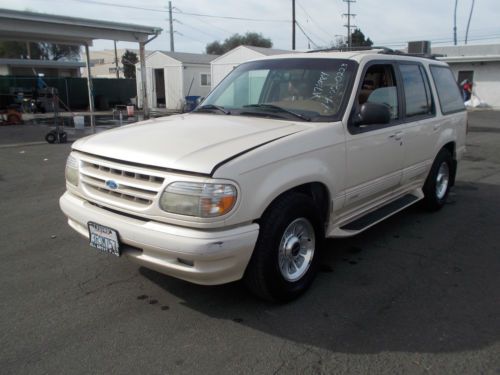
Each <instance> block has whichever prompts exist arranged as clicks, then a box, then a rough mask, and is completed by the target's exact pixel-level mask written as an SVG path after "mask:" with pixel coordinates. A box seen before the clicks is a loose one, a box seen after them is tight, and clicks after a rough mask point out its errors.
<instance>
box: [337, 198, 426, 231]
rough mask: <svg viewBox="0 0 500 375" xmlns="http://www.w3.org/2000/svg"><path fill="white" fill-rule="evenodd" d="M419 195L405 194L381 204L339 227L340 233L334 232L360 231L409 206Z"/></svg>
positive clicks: (417, 199)
mask: <svg viewBox="0 0 500 375" xmlns="http://www.w3.org/2000/svg"><path fill="white" fill-rule="evenodd" d="M419 195H420V194H419ZM419 195H413V194H406V195H404V196H402V197H401V198H399V199H396V200H395V201H393V202H391V203H388V204H386V205H385V206H382V207H380V208H378V209H376V210H375V211H372V212H370V213H368V214H366V215H364V216H362V217H360V218H359V219H356V220H354V221H351V222H350V223H348V224H346V225H344V226H343V227H340V228H339V232H342V234H341V233H338V232H337V233H336V234H337V235H340V236H341V237H344V236H349V235H354V234H357V233H359V232H362V231H364V230H365V229H368V228H369V227H371V226H373V225H375V224H377V223H378V222H379V221H382V220H383V219H385V218H387V217H389V216H392V215H394V214H395V213H397V212H399V211H401V210H403V209H404V208H406V207H408V206H411V205H412V204H414V203H416V202H417V201H419V200H421V199H422V198H423V196H419Z"/></svg>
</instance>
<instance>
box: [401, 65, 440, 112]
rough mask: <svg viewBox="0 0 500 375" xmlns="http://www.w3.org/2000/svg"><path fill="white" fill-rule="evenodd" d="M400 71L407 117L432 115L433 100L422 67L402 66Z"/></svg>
mask: <svg viewBox="0 0 500 375" xmlns="http://www.w3.org/2000/svg"><path fill="white" fill-rule="evenodd" d="M399 70H400V72H401V75H402V77H403V87H404V91H405V104H406V112H405V113H406V117H412V116H419V115H429V114H432V99H431V97H430V92H429V90H428V87H427V85H426V78H424V77H423V75H422V70H421V69H420V67H419V66H418V65H417V64H402V65H400V66H399Z"/></svg>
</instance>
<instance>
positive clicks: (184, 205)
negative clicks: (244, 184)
mask: <svg viewBox="0 0 500 375" xmlns="http://www.w3.org/2000/svg"><path fill="white" fill-rule="evenodd" d="M236 197H237V193H236V187H235V186H233V185H230V184H204V183H197V182H174V183H172V184H170V185H168V186H167V187H166V188H165V190H164V191H163V194H162V195H161V198H160V207H161V209H162V210H164V211H167V212H171V213H173V214H179V215H188V216H196V217H216V216H222V215H224V214H227V213H228V212H229V211H231V209H232V208H233V207H234V204H235V203H236Z"/></svg>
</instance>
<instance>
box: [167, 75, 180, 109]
mask: <svg viewBox="0 0 500 375" xmlns="http://www.w3.org/2000/svg"><path fill="white" fill-rule="evenodd" d="M182 70H183V69H182V66H166V67H165V96H166V106H167V109H176V110H181V109H182V105H183V103H184V95H182V81H183V79H182Z"/></svg>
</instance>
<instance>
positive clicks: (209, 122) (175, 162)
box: [73, 114, 307, 174]
mask: <svg viewBox="0 0 500 375" xmlns="http://www.w3.org/2000/svg"><path fill="white" fill-rule="evenodd" d="M304 129H307V125H305V124H301V123H296V122H293V121H286V120H274V119H273V120H269V119H265V118H257V117H243V116H225V115H215V114H187V115H177V116H170V117H163V118H158V119H153V120H148V121H144V122H139V123H135V124H131V125H127V126H124V127H121V128H118V129H113V130H109V131H105V132H103V133H100V134H95V135H92V136H89V137H86V138H83V139H81V140H79V141H77V142H75V143H74V144H73V149H75V150H78V151H82V152H86V153H89V154H94V155H97V156H103V157H108V158H113V159H117V160H123V161H128V162H134V163H140V164H146V165H152V166H157V167H162V168H169V169H176V170H180V171H189V172H196V173H202V174H211V173H212V171H213V169H214V168H215V167H216V166H217V165H218V164H220V163H221V162H223V161H225V160H227V159H230V158H232V157H234V156H235V155H238V154H241V153H244V152H245V151H250V150H251V149H253V148H255V147H258V146H260V145H263V144H265V143H269V142H271V141H273V140H276V139H278V138H282V137H284V136H287V135H290V134H293V133H297V132H299V131H302V130H304Z"/></svg>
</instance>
